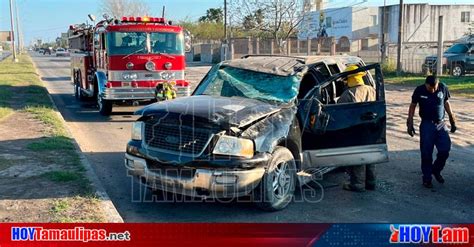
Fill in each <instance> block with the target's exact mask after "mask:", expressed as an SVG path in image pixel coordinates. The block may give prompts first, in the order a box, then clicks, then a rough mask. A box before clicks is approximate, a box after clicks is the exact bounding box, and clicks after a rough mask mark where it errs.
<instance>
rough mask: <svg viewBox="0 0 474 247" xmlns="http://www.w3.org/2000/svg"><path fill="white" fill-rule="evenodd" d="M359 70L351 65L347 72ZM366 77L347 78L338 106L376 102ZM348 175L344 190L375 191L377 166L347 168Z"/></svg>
mask: <svg viewBox="0 0 474 247" xmlns="http://www.w3.org/2000/svg"><path fill="white" fill-rule="evenodd" d="M358 68H359V66H357V65H349V66H347V68H346V71H353V70H356V69H358ZM365 75H366V73H365V72H358V73H354V74H350V75H348V76H347V89H346V91H344V92H343V93H342V95H341V97H340V98H339V100H338V101H337V103H338V104H341V103H358V102H366V101H375V100H376V94H375V89H374V87H372V86H370V85H365V83H364V78H363V77H364V76H365ZM347 173H349V176H350V180H349V183H346V184H344V186H343V189H345V190H349V191H357V192H363V191H365V190H366V189H367V190H375V179H376V178H375V165H360V166H350V167H348V168H347ZM364 178H365V179H364Z"/></svg>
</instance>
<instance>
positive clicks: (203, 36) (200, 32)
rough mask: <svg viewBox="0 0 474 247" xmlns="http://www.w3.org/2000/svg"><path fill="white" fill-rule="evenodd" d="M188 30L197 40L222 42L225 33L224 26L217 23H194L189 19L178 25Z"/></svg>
mask: <svg viewBox="0 0 474 247" xmlns="http://www.w3.org/2000/svg"><path fill="white" fill-rule="evenodd" d="M178 25H180V26H182V27H183V28H184V29H186V30H188V31H189V32H190V33H191V35H192V36H193V38H194V39H196V40H220V39H222V34H223V33H224V25H222V23H215V22H193V21H190V20H189V19H185V20H182V21H180V22H179V23H178Z"/></svg>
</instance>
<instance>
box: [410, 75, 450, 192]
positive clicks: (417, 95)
mask: <svg viewBox="0 0 474 247" xmlns="http://www.w3.org/2000/svg"><path fill="white" fill-rule="evenodd" d="M450 97H451V96H450V94H449V90H448V87H447V86H446V85H445V84H444V83H440V82H439V80H438V78H436V77H435V76H428V77H426V81H425V84H424V85H421V86H418V87H417V88H416V89H415V91H414V92H413V96H412V100H411V104H410V109H409V111H408V119H407V132H408V134H409V135H410V136H412V137H413V136H414V135H415V134H416V133H415V128H414V126H413V116H414V115H415V109H416V105H417V104H419V105H420V112H419V114H420V117H421V124H420V151H421V171H422V172H423V186H425V187H426V188H433V184H432V183H431V180H432V175H433V176H434V177H435V179H436V181H438V182H439V183H444V178H443V176H441V171H442V170H443V168H444V165H445V164H446V160H447V159H448V157H449V151H450V150H451V139H450V137H449V133H448V127H447V126H446V123H445V122H444V117H445V112H447V113H448V116H449V122H450V124H451V133H454V132H456V118H455V116H454V114H453V112H452V110H451V104H450V103H449V101H448V100H449V98H450ZM435 146H436V149H437V150H438V153H437V155H436V160H435V161H434V163H433V150H434V147H435Z"/></svg>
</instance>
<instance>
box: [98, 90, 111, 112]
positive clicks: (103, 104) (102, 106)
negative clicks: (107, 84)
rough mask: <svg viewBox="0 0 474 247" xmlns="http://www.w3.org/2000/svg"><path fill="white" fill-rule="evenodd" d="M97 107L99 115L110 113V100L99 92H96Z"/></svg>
mask: <svg viewBox="0 0 474 247" xmlns="http://www.w3.org/2000/svg"><path fill="white" fill-rule="evenodd" d="M97 107H98V108H99V113H100V115H103V116H109V115H110V113H112V101H110V100H105V99H103V98H102V96H100V94H99V93H97Z"/></svg>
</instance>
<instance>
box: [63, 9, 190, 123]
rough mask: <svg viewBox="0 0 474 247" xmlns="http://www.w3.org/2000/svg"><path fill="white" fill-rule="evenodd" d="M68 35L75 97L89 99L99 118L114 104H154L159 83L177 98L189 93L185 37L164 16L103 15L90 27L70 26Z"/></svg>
mask: <svg viewBox="0 0 474 247" xmlns="http://www.w3.org/2000/svg"><path fill="white" fill-rule="evenodd" d="M89 17H90V18H91V20H95V18H94V17H91V16H89ZM69 34H70V36H69V46H70V50H71V78H72V80H73V84H74V93H75V96H76V98H77V99H78V100H82V99H84V98H94V99H95V100H96V101H97V106H98V108H99V112H100V114H102V115H110V113H111V112H112V106H113V105H114V103H123V102H125V103H130V102H131V103H132V104H134V105H137V104H139V102H141V101H153V100H155V98H156V93H155V88H156V87H157V85H158V84H160V83H164V82H166V83H169V84H171V85H175V89H176V94H177V95H178V96H188V95H189V94H190V85H189V83H188V82H187V81H186V80H185V78H184V71H185V67H186V64H185V56H184V53H185V50H186V47H190V44H189V43H188V42H190V39H189V38H188V36H187V35H186V32H185V31H184V30H183V28H182V27H179V26H175V25H172V22H170V21H169V22H167V21H165V19H164V18H154V17H123V18H121V19H116V18H109V17H107V16H104V20H102V21H100V22H98V23H97V24H96V25H94V26H92V25H86V24H81V25H74V26H71V27H70V30H69Z"/></svg>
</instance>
